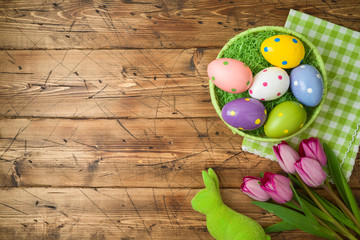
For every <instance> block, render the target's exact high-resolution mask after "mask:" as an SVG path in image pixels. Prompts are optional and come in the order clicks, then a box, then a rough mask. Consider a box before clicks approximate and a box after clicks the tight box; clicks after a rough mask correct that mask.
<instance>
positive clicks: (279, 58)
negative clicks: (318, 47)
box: [261, 35, 305, 69]
mask: <svg viewBox="0 0 360 240" xmlns="http://www.w3.org/2000/svg"><path fill="white" fill-rule="evenodd" d="M261 54H262V55H263V56H264V58H265V59H266V61H268V62H269V63H271V64H272V65H274V66H276V67H280V68H285V69H289V68H294V67H296V66H298V65H299V64H300V63H301V62H302V60H303V59H304V57H305V48H304V45H303V44H302V42H301V41H300V40H299V39H298V38H296V37H294V36H290V35H275V36H272V37H269V38H267V39H265V41H263V42H262V44H261Z"/></svg>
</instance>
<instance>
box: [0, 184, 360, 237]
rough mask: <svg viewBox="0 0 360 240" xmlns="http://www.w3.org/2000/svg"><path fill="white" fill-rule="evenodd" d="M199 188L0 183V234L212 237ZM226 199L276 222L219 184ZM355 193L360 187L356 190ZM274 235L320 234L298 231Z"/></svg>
mask: <svg viewBox="0 0 360 240" xmlns="http://www.w3.org/2000/svg"><path fill="white" fill-rule="evenodd" d="M198 191H199V189H176V188H175V189H158V188H127V189H124V188H98V189H96V188H95V189H92V188H2V189H0V238H2V239H27V240H32V239H164V237H165V236H166V239H210V238H211V237H210V235H209V233H208V232H207V229H206V222H205V216H204V215H202V214H200V213H197V212H195V211H194V210H193V209H192V208H191V205H190V201H191V199H192V198H193V196H194V195H195V194H196V193H197V192H198ZM221 194H222V197H223V200H224V202H225V203H226V204H227V205H228V206H229V207H231V208H232V209H234V210H235V211H238V212H241V213H243V214H246V215H247V216H249V217H251V218H253V219H255V220H257V221H258V222H259V223H260V224H261V225H262V226H263V227H266V226H269V225H271V224H272V223H274V222H277V221H280V220H279V219H278V218H277V217H276V216H274V215H273V214H270V213H268V212H266V211H264V210H262V209H260V208H258V207H256V206H254V205H252V204H251V203H250V201H251V199H250V198H248V197H247V196H245V195H244V194H242V193H241V191H240V190H238V189H222V190H221ZM355 194H356V196H357V197H359V195H360V192H359V190H357V191H355ZM271 236H272V237H273V239H292V240H293V239H299V240H300V239H304V238H306V239H309V240H310V239H311V240H312V239H314V240H315V239H319V238H318V237H315V236H311V235H309V234H306V233H303V232H301V231H291V232H286V233H275V234H272V235H271Z"/></svg>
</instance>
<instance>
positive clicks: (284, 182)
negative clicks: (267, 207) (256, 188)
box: [260, 172, 293, 203]
mask: <svg viewBox="0 0 360 240" xmlns="http://www.w3.org/2000/svg"><path fill="white" fill-rule="evenodd" d="M260 182H261V186H260V187H261V188H262V189H263V190H264V191H265V192H266V193H267V194H268V195H269V196H270V197H271V198H272V199H273V200H274V201H275V202H278V203H286V202H288V201H290V200H291V198H292V197H293V192H292V189H291V187H290V180H289V179H288V178H286V177H284V176H281V175H278V174H274V173H270V172H266V173H265V174H264V177H263V178H262V179H261V180H260Z"/></svg>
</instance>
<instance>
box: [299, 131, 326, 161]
mask: <svg viewBox="0 0 360 240" xmlns="http://www.w3.org/2000/svg"><path fill="white" fill-rule="evenodd" d="M299 155H300V157H309V158H312V159H315V160H317V161H319V163H320V164H321V166H325V165H326V162H327V159H326V155H325V152H324V149H323V147H322V145H321V143H320V141H319V139H318V138H316V139H315V138H313V137H311V138H309V139H304V140H302V141H301V142H300V146H299Z"/></svg>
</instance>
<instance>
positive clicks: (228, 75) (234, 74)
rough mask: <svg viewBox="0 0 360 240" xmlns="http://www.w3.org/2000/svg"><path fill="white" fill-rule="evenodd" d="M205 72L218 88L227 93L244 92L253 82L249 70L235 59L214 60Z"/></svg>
mask: <svg viewBox="0 0 360 240" xmlns="http://www.w3.org/2000/svg"><path fill="white" fill-rule="evenodd" d="M207 72H208V76H209V78H210V79H211V81H212V82H213V83H214V84H215V85H216V86H217V87H218V88H220V89H222V90H224V91H226V92H229V93H242V92H245V91H246V90H248V89H249V87H250V85H251V84H252V82H253V77H252V72H251V70H250V68H249V67H248V66H247V65H246V64H245V63H243V62H241V61H239V60H236V59H231V58H219V59H215V60H213V61H212V62H211V63H209V65H208V68H207Z"/></svg>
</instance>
